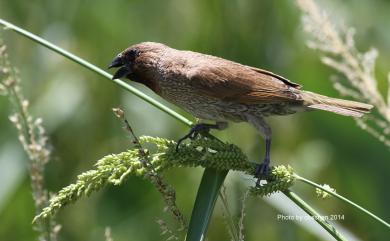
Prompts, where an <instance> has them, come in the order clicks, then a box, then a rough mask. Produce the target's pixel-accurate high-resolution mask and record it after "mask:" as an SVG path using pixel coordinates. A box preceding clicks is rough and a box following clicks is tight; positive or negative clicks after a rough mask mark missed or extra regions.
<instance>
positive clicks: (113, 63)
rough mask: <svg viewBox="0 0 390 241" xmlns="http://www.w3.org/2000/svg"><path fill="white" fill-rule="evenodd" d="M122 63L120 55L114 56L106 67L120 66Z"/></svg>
mask: <svg viewBox="0 0 390 241" xmlns="http://www.w3.org/2000/svg"><path fill="white" fill-rule="evenodd" d="M122 65H123V63H122V58H121V57H120V56H116V57H115V59H114V60H113V61H112V62H111V64H110V65H108V68H109V69H111V68H113V67H121V66H122Z"/></svg>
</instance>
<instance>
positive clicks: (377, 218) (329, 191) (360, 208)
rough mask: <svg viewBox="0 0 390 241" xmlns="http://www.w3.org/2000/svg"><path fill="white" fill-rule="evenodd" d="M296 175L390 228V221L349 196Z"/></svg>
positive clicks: (304, 181)
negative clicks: (346, 196) (348, 197)
mask: <svg viewBox="0 0 390 241" xmlns="http://www.w3.org/2000/svg"><path fill="white" fill-rule="evenodd" d="M294 176H295V178H296V179H297V180H299V181H301V182H303V183H306V184H308V185H311V186H313V187H315V188H318V189H321V190H322V191H324V192H326V193H329V194H330V195H332V196H334V197H336V198H338V199H339V200H341V201H343V202H345V203H347V204H348V205H350V206H352V207H353V208H355V209H357V210H359V211H361V212H363V213H365V214H367V215H368V216H370V217H371V218H373V219H374V220H376V221H378V222H380V223H381V224H383V225H385V226H386V227H387V228H390V224H389V223H387V222H386V221H384V220H383V219H381V218H380V217H378V216H376V215H375V214H373V213H371V212H370V211H368V210H367V209H365V208H363V207H362V206H360V205H358V204H356V203H354V202H352V201H351V200H349V199H347V198H345V197H343V196H341V195H340V194H338V193H336V192H333V191H331V190H329V189H326V188H324V187H323V186H321V185H319V184H317V183H315V182H312V181H310V180H308V179H306V178H303V177H301V176H299V175H297V174H295V175H294Z"/></svg>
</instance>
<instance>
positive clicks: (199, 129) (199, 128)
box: [176, 123, 220, 151]
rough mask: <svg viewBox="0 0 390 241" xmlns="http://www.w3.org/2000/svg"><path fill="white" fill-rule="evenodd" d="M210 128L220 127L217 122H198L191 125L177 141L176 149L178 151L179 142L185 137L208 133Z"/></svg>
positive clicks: (192, 137) (193, 137)
mask: <svg viewBox="0 0 390 241" xmlns="http://www.w3.org/2000/svg"><path fill="white" fill-rule="evenodd" d="M210 129H220V126H219V125H218V124H205V123H199V124H196V125H194V126H192V127H191V129H190V132H188V134H187V135H185V136H183V137H182V138H180V139H179V140H178V141H177V145H176V151H179V146H180V144H181V143H182V142H183V141H185V140H186V139H191V140H193V139H195V138H196V137H197V136H198V135H199V134H201V133H209V131H210Z"/></svg>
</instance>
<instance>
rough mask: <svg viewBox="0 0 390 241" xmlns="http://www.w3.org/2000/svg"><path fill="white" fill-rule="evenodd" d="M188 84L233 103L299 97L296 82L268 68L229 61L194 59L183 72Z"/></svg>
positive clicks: (283, 99)
mask: <svg viewBox="0 0 390 241" xmlns="http://www.w3.org/2000/svg"><path fill="white" fill-rule="evenodd" d="M187 78H188V79H189V81H190V85H192V86H193V87H194V88H196V89H197V91H199V92H201V93H202V94H204V95H208V96H212V97H216V98H219V99H222V100H226V101H232V102H237V103H248V104H249V103H278V102H296V101H300V100H301V97H300V95H299V90H298V89H299V88H300V85H298V84H295V83H292V82H290V81H288V80H287V79H285V78H283V77H280V76H278V75H275V74H273V73H271V72H268V71H265V70H261V69H257V68H253V67H248V66H244V65H240V64H236V63H234V62H231V61H226V62H225V61H213V64H210V62H206V61H205V62H204V63H198V64H197V65H196V66H193V67H192V68H191V70H190V71H188V72H187Z"/></svg>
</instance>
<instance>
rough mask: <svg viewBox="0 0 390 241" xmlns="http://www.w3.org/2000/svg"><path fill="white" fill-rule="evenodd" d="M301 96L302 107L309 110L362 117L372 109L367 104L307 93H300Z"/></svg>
mask: <svg viewBox="0 0 390 241" xmlns="http://www.w3.org/2000/svg"><path fill="white" fill-rule="evenodd" d="M301 96H302V99H303V101H304V105H305V106H306V107H307V108H309V109H318V110H325V111H329V112H333V113H336V114H339V115H344V116H352V117H362V116H363V115H364V114H366V113H369V112H370V110H371V109H372V108H373V106H372V105H369V104H364V103H360V102H356V101H350V100H342V99H336V98H331V97H327V96H324V95H319V94H316V93H312V92H309V91H304V92H302V94H301Z"/></svg>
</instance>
